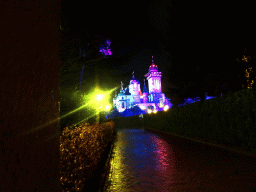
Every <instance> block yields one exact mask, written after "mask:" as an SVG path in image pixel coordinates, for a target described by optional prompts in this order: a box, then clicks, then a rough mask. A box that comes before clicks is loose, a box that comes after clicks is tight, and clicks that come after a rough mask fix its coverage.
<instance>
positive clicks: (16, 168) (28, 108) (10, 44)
mask: <svg viewBox="0 0 256 192" xmlns="http://www.w3.org/2000/svg"><path fill="white" fill-rule="evenodd" d="M0 23H1V32H0V33H1V37H2V38H1V43H0V45H1V49H0V50H1V51H0V52H1V63H0V77H1V81H0V98H1V103H0V113H1V115H0V127H1V129H0V191H59V190H60V182H59V181H60V178H59V175H60V167H59V166H60V165H59V120H58V117H59V70H60V58H59V55H60V54H59V50H60V48H59V42H60V1H49V0H46V1H40V0H39V1H25V2H22V1H5V2H3V3H1V14H0Z"/></svg>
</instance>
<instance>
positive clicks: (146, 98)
mask: <svg viewBox="0 0 256 192" xmlns="http://www.w3.org/2000/svg"><path fill="white" fill-rule="evenodd" d="M145 77H146V78H147V81H148V90H147V88H146V84H145V80H144V86H143V91H141V87H140V82H139V81H138V79H136V78H135V76H134V72H133V74H132V79H131V80H130V84H129V86H127V87H126V88H124V87H123V83H122V82H121V89H120V93H119V94H118V95H115V97H114V98H113V107H114V108H116V109H117V110H118V112H119V113H122V112H124V111H125V110H127V109H132V108H134V107H135V106H137V107H139V108H140V109H141V111H142V112H143V113H144V114H145V113H152V112H154V113H156V112H157V111H163V110H168V109H169V108H171V106H172V104H171V103H170V99H169V98H167V97H166V96H165V94H164V93H162V85H161V77H162V72H160V71H158V66H157V65H156V64H155V63H154V60H153V56H152V63H151V65H150V66H149V70H148V73H147V74H146V75H145Z"/></svg>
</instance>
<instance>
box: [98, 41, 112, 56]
mask: <svg viewBox="0 0 256 192" xmlns="http://www.w3.org/2000/svg"><path fill="white" fill-rule="evenodd" d="M110 44H111V41H110V40H109V39H107V40H106V41H105V43H104V44H102V45H101V47H100V50H99V51H100V52H101V53H102V54H104V55H105V56H107V55H112V53H111V49H110Z"/></svg>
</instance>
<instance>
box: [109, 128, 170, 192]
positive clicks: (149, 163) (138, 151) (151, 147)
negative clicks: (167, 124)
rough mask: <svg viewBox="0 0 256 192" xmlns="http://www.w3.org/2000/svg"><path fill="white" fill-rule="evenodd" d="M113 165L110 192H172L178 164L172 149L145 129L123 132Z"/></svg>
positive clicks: (118, 136) (115, 150)
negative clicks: (176, 164)
mask: <svg viewBox="0 0 256 192" xmlns="http://www.w3.org/2000/svg"><path fill="white" fill-rule="evenodd" d="M113 151H114V155H113V159H112V161H111V171H110V179H109V181H110V186H109V188H108V189H107V191H109V192H110V191H111V192H112V191H113V192H115V191H118V192H122V191H159V192H160V191H161V192H162V191H170V190H171V189H172V183H173V181H174V177H175V175H174V173H175V167H174V164H175V162H173V161H174V159H175V158H173V150H172V148H171V146H170V145H169V144H168V143H167V142H166V141H165V140H163V139H161V138H160V137H159V136H157V135H155V134H153V133H150V132H146V131H145V132H144V131H143V130H142V129H122V130H119V131H118V132H117V141H116V143H115V147H114V150H113Z"/></svg>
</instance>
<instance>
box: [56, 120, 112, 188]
mask: <svg viewBox="0 0 256 192" xmlns="http://www.w3.org/2000/svg"><path fill="white" fill-rule="evenodd" d="M114 127H115V124H114V122H113V121H111V122H107V123H104V124H102V125H93V126H89V125H88V124H86V123H81V124H79V125H74V128H73V129H69V128H68V127H66V128H65V129H64V131H63V133H62V135H61V136H60V162H61V178H60V182H61V188H62V191H67V190H72V191H82V188H83V183H84V182H85V181H87V180H88V179H90V177H92V176H93V174H95V170H96V168H97V165H98V164H99V162H100V159H101V157H102V154H103V152H104V151H105V149H106V146H107V144H108V143H109V142H110V140H111V139H112V138H113V135H114Z"/></svg>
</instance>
